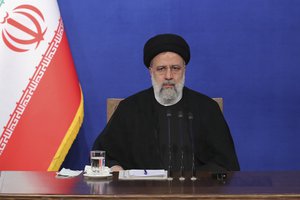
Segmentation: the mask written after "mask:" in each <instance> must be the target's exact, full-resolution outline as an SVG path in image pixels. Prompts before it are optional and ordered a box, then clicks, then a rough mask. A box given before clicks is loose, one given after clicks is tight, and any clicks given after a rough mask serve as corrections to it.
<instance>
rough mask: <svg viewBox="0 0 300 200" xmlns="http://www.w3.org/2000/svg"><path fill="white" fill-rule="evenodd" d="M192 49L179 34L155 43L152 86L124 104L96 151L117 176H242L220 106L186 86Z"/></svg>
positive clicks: (150, 46) (148, 53) (148, 47)
mask: <svg viewBox="0 0 300 200" xmlns="http://www.w3.org/2000/svg"><path fill="white" fill-rule="evenodd" d="M189 60H190V48H189V46H188V44H187V43H186V41H185V40H184V39H183V38H182V37H180V36H178V35H174V34H161V35H157V36H155V37H153V38H150V39H149V40H148V41H147V43H146V44H145V46H144V63H145V65H146V67H147V68H148V69H149V72H150V75H151V80H152V87H151V88H149V89H146V90H143V91H141V92H138V93H136V94H134V95H132V96H130V97H128V98H126V99H124V100H123V101H121V102H120V104H119V106H118V108H117V109H116V111H115V112H114V114H113V116H112V117H111V119H110V120H109V122H108V124H107V125H106V127H105V128H104V130H103V131H102V133H101V134H100V135H99V136H98V137H97V139H96V141H95V143H94V146H93V149H100V150H105V151H106V162H107V165H108V166H109V167H111V168H112V170H113V171H119V170H123V169H172V170H174V171H177V170H179V169H182V168H184V170H186V171H189V170H191V169H192V168H193V166H195V168H196V169H197V170H206V171H218V170H229V171H238V170H239V169H240V168H239V163H238V159H237V156H236V152H235V148H234V143H233V140H232V137H231V134H230V131H229V128H228V125H227V123H226V121H225V119H224V116H223V114H222V112H221V110H220V108H219V106H218V104H217V103H216V102H215V101H214V100H212V99H211V98H209V97H208V96H206V95H204V94H201V93H199V92H196V91H193V90H191V89H189V88H187V87H185V86H184V81H185V70H186V65H187V64H188V62H189Z"/></svg>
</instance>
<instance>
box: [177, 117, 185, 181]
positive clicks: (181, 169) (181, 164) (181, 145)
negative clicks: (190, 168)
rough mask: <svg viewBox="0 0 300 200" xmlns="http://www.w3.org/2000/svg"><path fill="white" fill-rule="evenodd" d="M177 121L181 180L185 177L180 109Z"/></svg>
mask: <svg viewBox="0 0 300 200" xmlns="http://www.w3.org/2000/svg"><path fill="white" fill-rule="evenodd" d="M178 119H179V120H178V123H179V135H180V150H181V151H180V153H181V155H180V178H179V180H181V181H183V180H184V179H185V178H184V174H183V173H184V163H183V161H184V160H183V158H184V146H183V141H184V138H183V129H182V128H183V127H182V119H183V113H182V111H179V112H178Z"/></svg>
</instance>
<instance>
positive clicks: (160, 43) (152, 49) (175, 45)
mask: <svg viewBox="0 0 300 200" xmlns="http://www.w3.org/2000/svg"><path fill="white" fill-rule="evenodd" d="M166 51H171V52H174V53H177V54H179V55H180V56H181V57H182V58H183V60H184V61H185V64H188V62H189V61H190V56H191V55H190V47H189V45H188V44H187V42H186V41H185V40H184V39H183V38H182V37H180V36H179V35H175V34H161V35H156V36H154V37H152V38H150V39H149V40H148V41H147V42H146V44H145V46H144V64H145V65H146V67H148V68H149V66H150V63H151V60H152V59H153V58H154V57H155V56H156V55H158V54H160V53H162V52H166Z"/></svg>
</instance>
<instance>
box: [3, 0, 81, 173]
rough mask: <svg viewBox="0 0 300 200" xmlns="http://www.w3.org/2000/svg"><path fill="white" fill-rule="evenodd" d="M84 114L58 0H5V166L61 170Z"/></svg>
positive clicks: (13, 168) (22, 168)
mask: <svg viewBox="0 0 300 200" xmlns="http://www.w3.org/2000/svg"><path fill="white" fill-rule="evenodd" d="M82 120H83V95H82V92H81V88H80V84H79V81H78V77H77V74H76V71H75V67H74V63H73V60H72V56H71V52H70V49H69V45H68V41H67V37H66V33H65V29H64V26H63V21H62V18H61V16H60V12H59V8H58V5H57V2H56V0H46V1H38V0H22V1H18V0H0V170H40V171H47V170H48V171H57V170H59V168H60V166H61V164H62V162H63V161H64V159H65V156H66V154H67V153H68V151H69V149H70V147H71V145H72V143H73V141H74V139H75V138H76V135H77V133H78V131H79V128H80V126H81V124H82Z"/></svg>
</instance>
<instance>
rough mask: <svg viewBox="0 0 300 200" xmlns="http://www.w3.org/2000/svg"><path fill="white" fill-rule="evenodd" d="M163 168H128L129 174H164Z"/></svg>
mask: <svg viewBox="0 0 300 200" xmlns="http://www.w3.org/2000/svg"><path fill="white" fill-rule="evenodd" d="M164 175H165V170H163V169H157V170H156V169H151V170H150V169H148V170H141V169H131V170H129V176H164Z"/></svg>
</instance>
